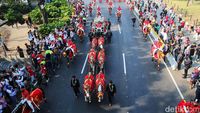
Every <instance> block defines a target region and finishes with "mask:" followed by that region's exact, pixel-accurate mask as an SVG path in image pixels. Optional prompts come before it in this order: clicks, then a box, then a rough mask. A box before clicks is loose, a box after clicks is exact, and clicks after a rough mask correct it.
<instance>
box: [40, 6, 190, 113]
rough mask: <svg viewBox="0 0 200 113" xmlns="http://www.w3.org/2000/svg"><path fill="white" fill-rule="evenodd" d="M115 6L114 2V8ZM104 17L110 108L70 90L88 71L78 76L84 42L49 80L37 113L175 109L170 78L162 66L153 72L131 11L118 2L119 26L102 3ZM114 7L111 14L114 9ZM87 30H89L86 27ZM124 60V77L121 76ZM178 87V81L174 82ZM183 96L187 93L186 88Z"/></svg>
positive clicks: (138, 112)
mask: <svg viewBox="0 0 200 113" xmlns="http://www.w3.org/2000/svg"><path fill="white" fill-rule="evenodd" d="M118 4H119V3H116V4H115V6H116V7H117V6H118ZM100 6H101V7H102V13H103V15H104V16H106V17H108V18H110V20H111V22H112V27H111V30H112V32H113V38H112V43H111V44H109V45H106V47H105V49H106V64H105V69H106V80H107V82H108V81H109V80H113V82H114V83H115V84H116V86H117V95H116V96H115V98H114V105H113V106H112V107H108V101H107V98H105V99H104V101H103V102H102V103H97V102H96V99H95V98H93V102H92V104H87V103H85V102H84V98H83V95H82V96H81V97H80V98H79V99H76V98H75V97H74V95H73V93H72V89H71V88H70V78H71V76H72V75H76V76H78V78H79V79H80V81H81V84H82V83H83V77H84V75H85V74H86V73H87V72H88V69H87V68H86V69H85V71H84V74H83V75H81V69H82V66H83V64H84V61H85V58H86V54H87V52H88V49H89V42H88V39H85V41H84V43H82V44H80V43H79V42H77V44H78V48H79V55H78V56H77V57H76V59H75V60H74V62H73V64H72V65H71V66H70V68H67V67H66V65H65V63H64V62H63V64H62V67H61V68H60V69H59V70H58V72H57V74H58V75H59V76H55V77H53V78H52V79H51V81H50V84H49V86H48V87H47V88H46V95H47V99H48V103H47V104H44V105H43V106H42V107H41V111H40V113H128V112H129V113H164V112H165V108H166V107H168V106H176V104H177V103H178V102H179V101H180V96H179V93H178V92H177V90H176V88H175V86H174V84H173V82H172V80H171V78H170V77H169V75H168V72H167V70H166V68H165V67H164V65H162V66H161V67H162V70H161V71H159V72H158V71H157V70H156V69H155V67H154V66H153V64H152V62H151V57H150V55H149V51H150V42H144V41H143V39H142V34H141V32H140V30H139V27H138V25H137V26H136V27H135V28H133V27H132V24H131V17H132V16H131V15H132V14H131V12H130V11H129V10H128V8H127V7H126V6H125V5H124V4H123V3H120V6H121V7H122V9H123V11H122V12H123V14H122V23H121V24H118V23H117V21H116V17H115V16H114V15H112V16H108V11H107V7H106V5H105V3H102V4H100ZM116 7H115V8H114V11H115V10H116ZM87 29H89V28H87ZM123 54H124V58H125V66H126V74H124V62H123ZM179 83H180V84H181V82H178V85H179ZM182 89H184V94H185V93H187V90H186V89H187V88H184V87H183V88H182V87H181V90H182Z"/></svg>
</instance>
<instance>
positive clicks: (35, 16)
mask: <svg viewBox="0 0 200 113" xmlns="http://www.w3.org/2000/svg"><path fill="white" fill-rule="evenodd" d="M29 16H30V18H31V20H32V22H33V23H34V24H41V23H42V15H41V13H40V10H39V8H38V7H36V8H35V9H34V10H32V11H31V12H30V13H29Z"/></svg>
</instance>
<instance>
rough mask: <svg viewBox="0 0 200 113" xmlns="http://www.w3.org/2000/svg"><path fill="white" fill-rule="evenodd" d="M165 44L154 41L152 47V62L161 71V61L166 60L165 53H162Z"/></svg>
mask: <svg viewBox="0 0 200 113" xmlns="http://www.w3.org/2000/svg"><path fill="white" fill-rule="evenodd" d="M162 46H163V43H162V42H160V41H154V43H153V44H152V45H151V55H152V61H153V62H154V63H155V66H156V67H157V69H158V70H160V63H161V60H162V59H163V58H164V53H163V51H162Z"/></svg>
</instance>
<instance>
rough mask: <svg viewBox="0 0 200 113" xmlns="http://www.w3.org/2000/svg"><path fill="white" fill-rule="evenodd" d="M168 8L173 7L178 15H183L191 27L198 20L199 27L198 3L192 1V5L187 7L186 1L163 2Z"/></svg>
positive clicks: (199, 4) (170, 0) (199, 8)
mask: <svg viewBox="0 0 200 113" xmlns="http://www.w3.org/2000/svg"><path fill="white" fill-rule="evenodd" d="M164 2H165V3H166V4H167V6H168V8H170V7H174V8H175V11H176V12H177V13H178V14H183V17H184V19H185V20H186V21H188V22H189V24H191V25H193V24H194V22H196V21H197V19H198V24H197V25H200V1H195V0H193V4H190V5H189V6H188V7H187V0H164Z"/></svg>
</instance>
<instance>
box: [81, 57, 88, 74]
mask: <svg viewBox="0 0 200 113" xmlns="http://www.w3.org/2000/svg"><path fill="white" fill-rule="evenodd" d="M87 59H88V54H87V56H86V58H85V62H84V64H83V68H82V70H81V74H83V72H84V70H85V66H86V63H87Z"/></svg>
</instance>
